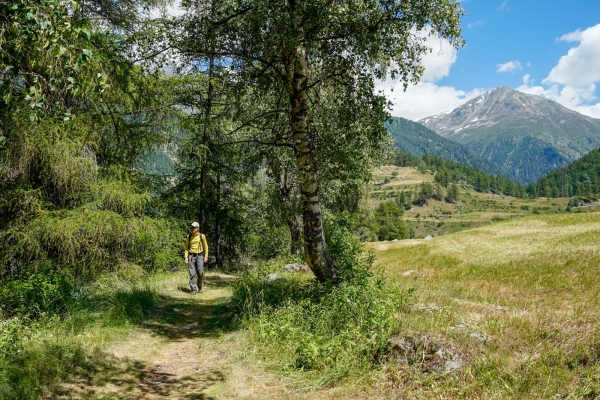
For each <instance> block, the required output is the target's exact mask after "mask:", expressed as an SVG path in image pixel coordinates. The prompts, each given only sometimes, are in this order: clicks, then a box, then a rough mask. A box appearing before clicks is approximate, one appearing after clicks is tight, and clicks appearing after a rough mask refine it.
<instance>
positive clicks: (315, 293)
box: [233, 239, 409, 384]
mask: <svg viewBox="0 0 600 400" xmlns="http://www.w3.org/2000/svg"><path fill="white" fill-rule="evenodd" d="M348 243H349V242H344V241H343V240H339V239H338V242H337V244H336V245H335V246H339V247H338V249H342V248H345V247H346V246H347V247H352V246H350V245H349V244H348ZM335 246H333V247H335ZM346 251H347V250H346ZM352 251H353V249H350V252H349V253H344V252H342V253H344V254H347V257H346V258H347V260H349V259H351V258H354V262H353V265H352V271H351V272H350V271H345V273H344V276H345V279H344V280H343V281H341V282H338V283H337V284H322V283H319V282H317V281H315V280H307V279H303V278H302V276H298V275H289V276H286V279H285V280H279V281H267V280H265V279H264V277H265V276H266V274H267V273H268V272H269V269H265V268H259V269H255V270H252V271H249V272H246V273H245V274H243V275H242V276H240V277H239V279H238V280H237V281H236V283H235V284H234V287H233V304H234V307H235V308H236V309H237V312H238V321H239V322H240V323H241V324H242V325H243V326H245V327H246V328H247V329H248V331H249V332H250V336H251V340H252V341H254V342H255V343H257V344H259V345H260V346H261V347H263V348H264V350H265V351H264V353H263V354H268V356H269V359H270V360H271V361H273V362H274V363H277V364H278V365H279V367H280V368H282V369H283V370H287V371H305V372H309V375H310V376H313V377H314V378H316V379H318V380H319V383H320V384H328V383H331V382H333V381H335V380H338V379H340V378H342V377H344V376H348V375H350V374H352V373H353V372H354V371H359V370H367V369H371V368H373V367H374V366H376V365H377V364H378V362H379V360H380V356H381V355H382V354H383V352H384V350H385V348H386V346H387V341H388V339H389V338H390V337H391V336H392V335H394V334H395V333H397V332H398V330H399V329H400V319H399V313H400V312H401V311H402V309H403V307H404V306H405V305H406V302H407V300H408V298H409V295H408V294H406V293H401V292H400V291H399V290H397V289H396V288H395V287H394V286H393V285H392V284H391V282H389V281H388V280H387V279H386V278H384V277H383V276H382V275H373V273H372V272H371V271H370V267H371V263H372V260H373V258H372V257H371V256H369V255H368V254H366V253H365V252H364V251H363V252H361V253H360V254H354V255H352ZM336 257H337V258H338V260H339V259H344V256H343V255H342V254H341V253H338V254H337V256H336Z"/></svg>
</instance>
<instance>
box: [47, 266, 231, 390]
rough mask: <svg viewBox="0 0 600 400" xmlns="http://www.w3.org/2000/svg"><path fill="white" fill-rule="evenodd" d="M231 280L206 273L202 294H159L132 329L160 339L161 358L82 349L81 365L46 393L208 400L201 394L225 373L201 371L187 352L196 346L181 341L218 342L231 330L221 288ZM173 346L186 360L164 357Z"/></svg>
mask: <svg viewBox="0 0 600 400" xmlns="http://www.w3.org/2000/svg"><path fill="white" fill-rule="evenodd" d="M232 282H233V278H228V277H221V276H218V275H212V276H208V277H205V291H204V293H202V294H198V295H191V294H189V293H183V291H182V290H181V289H179V290H174V291H173V292H172V293H173V295H169V292H161V293H160V294H159V295H158V298H156V301H155V303H154V305H153V306H152V307H151V308H150V309H148V310H147V311H146V312H145V313H144V314H145V316H144V318H143V319H142V320H141V322H140V323H139V324H138V326H139V327H140V328H142V329H146V330H148V331H149V332H151V334H152V335H155V336H158V337H160V338H164V339H167V341H160V343H162V344H161V346H163V347H162V348H161V349H160V351H162V352H164V351H165V350H166V351H167V353H166V354H167V357H166V358H164V356H163V358H160V357H159V359H157V360H156V361H154V362H142V361H140V360H135V359H133V358H130V357H115V356H114V355H111V354H107V353H105V352H101V351H95V352H89V351H88V352H87V353H89V354H86V358H87V362H86V363H85V365H81V366H80V368H78V370H77V371H75V373H73V374H72V375H71V376H70V378H69V379H68V380H67V381H64V382H63V383H61V384H59V385H58V387H56V388H55V390H52V392H53V393H52V396H51V398H83V399H122V400H125V399H167V398H169V399H170V398H177V399H190V400H191V399H201V400H209V399H214V398H213V397H210V396H207V395H206V394H205V393H203V392H204V391H205V390H206V389H208V388H210V387H211V386H213V385H215V384H217V383H219V382H223V381H225V372H224V371H222V370H220V369H219V366H218V365H211V366H210V367H208V368H207V367H206V366H204V367H202V366H201V365H200V364H199V363H198V361H197V358H198V356H199V355H200V353H199V354H194V352H195V351H196V350H190V349H197V348H198V345H197V344H196V342H195V341H194V342H192V343H185V341H189V340H194V339H199V338H210V339H212V338H218V337H220V336H221V335H223V334H225V333H227V332H231V331H232V330H233V329H234V325H233V313H232V310H231V305H230V301H231V296H230V295H229V292H228V291H226V290H223V289H225V288H226V287H228V286H229V285H231V283H232ZM174 289H175V288H174ZM172 290H173V289H172ZM178 342H182V343H181V345H182V346H183V348H184V349H186V351H188V354H187V355H189V357H182V358H181V359H177V358H176V357H173V355H171V354H170V353H169V352H170V350H167V349H168V348H169V346H173V345H175V344H176V343H178ZM197 343H199V341H198V342H197ZM175 346H176V345H175ZM159 353H160V352H159Z"/></svg>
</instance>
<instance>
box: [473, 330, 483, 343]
mask: <svg viewBox="0 0 600 400" xmlns="http://www.w3.org/2000/svg"><path fill="white" fill-rule="evenodd" d="M469 337H471V338H473V339H475V340H479V341H480V342H482V343H485V342H486V341H487V337H486V336H485V335H484V334H483V333H479V332H473V333H471V334H470V335H469Z"/></svg>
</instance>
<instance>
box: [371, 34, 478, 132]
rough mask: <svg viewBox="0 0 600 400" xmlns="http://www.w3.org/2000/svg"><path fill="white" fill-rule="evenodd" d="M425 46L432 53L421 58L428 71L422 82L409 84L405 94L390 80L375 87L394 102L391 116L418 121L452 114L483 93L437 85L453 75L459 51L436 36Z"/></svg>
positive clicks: (427, 41)
mask: <svg viewBox="0 0 600 400" xmlns="http://www.w3.org/2000/svg"><path fill="white" fill-rule="evenodd" d="M426 45H427V47H429V48H431V49H432V51H431V53H429V54H426V55H424V56H423V58H422V65H423V66H424V67H425V72H424V73H423V76H422V77H421V82H419V83H418V84H416V85H409V86H408V88H407V89H406V91H403V86H402V82H400V81H392V80H391V79H388V80H385V81H378V82H377V83H376V85H375V89H376V90H377V91H382V92H383V93H384V94H385V95H386V97H387V99H388V100H390V101H391V102H392V103H393V106H392V110H391V114H392V115H393V116H395V117H404V118H407V119H411V120H415V121H416V120H419V119H421V118H424V117H428V116H430V115H434V114H439V113H440V112H442V111H451V110H453V109H455V108H456V107H458V106H460V105H461V104H463V103H465V102H466V101H469V100H470V99H472V98H474V97H477V96H478V95H479V94H481V93H483V92H484V90H480V89H475V90H472V91H471V92H468V93H467V92H464V91H462V90H458V89H455V88H453V87H450V86H438V85H437V84H436V82H437V81H439V80H440V79H442V78H444V77H446V76H448V75H449V74H450V68H451V67H452V65H453V64H454V63H455V62H456V58H457V50H456V49H455V48H454V47H452V45H451V44H450V43H448V41H446V40H443V39H440V38H438V37H437V36H432V37H428V38H427V39H426Z"/></svg>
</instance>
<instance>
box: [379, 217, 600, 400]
mask: <svg viewBox="0 0 600 400" xmlns="http://www.w3.org/2000/svg"><path fill="white" fill-rule="evenodd" d="M598 237H600V213H589V214H578V215H567V214H563V215H546V216H537V217H535V216H534V217H527V218H524V219H520V220H512V221H507V222H501V223H498V224H496V225H491V226H487V227H483V228H478V229H474V230H471V231H463V232H460V233H456V234H452V235H447V236H440V237H438V238H436V239H434V240H431V241H423V242H421V243H420V244H417V245H414V246H404V247H401V248H400V247H399V248H396V249H393V248H390V249H388V250H385V251H381V252H380V253H379V257H378V263H379V264H380V265H382V266H385V267H386V271H387V274H388V276H390V277H393V278H394V279H395V280H396V281H397V282H399V283H400V284H401V285H402V286H403V287H414V288H415V289H416V290H417V293H418V295H419V298H418V300H417V305H416V307H413V309H412V312H411V313H409V314H407V315H406V317H405V318H404V323H405V325H404V326H405V329H406V331H407V332H408V333H410V332H428V333H429V334H432V335H438V336H441V337H445V338H447V339H448V340H452V341H453V342H455V343H457V345H458V346H459V347H461V348H462V349H463V350H464V352H465V353H468V354H469V359H468V362H467V364H466V365H465V366H464V368H463V369H462V370H461V373H460V374H459V376H458V377H459V378H460V380H461V381H462V383H461V384H460V385H456V382H453V381H452V380H449V379H447V378H444V377H439V378H438V381H437V387H435V388H434V387H433V386H430V380H429V379H428V378H427V377H424V376H422V375H419V374H417V373H414V372H412V375H411V376H412V377H413V381H412V384H411V388H408V389H403V390H404V393H403V395H404V396H406V397H414V394H415V393H420V394H421V395H422V396H423V397H422V398H428V397H435V396H438V395H439V393H455V394H456V395H453V396H450V397H453V398H454V397H456V398H459V397H460V398H519V399H550V398H569V399H596V398H598V397H600V325H599V324H598V320H599V319H600V311H599V310H600V289H599V288H600V248H599V247H598V246H597V243H598ZM482 337H484V338H485V340H484V341H482V340H480V339H478V338H482Z"/></svg>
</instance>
